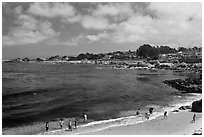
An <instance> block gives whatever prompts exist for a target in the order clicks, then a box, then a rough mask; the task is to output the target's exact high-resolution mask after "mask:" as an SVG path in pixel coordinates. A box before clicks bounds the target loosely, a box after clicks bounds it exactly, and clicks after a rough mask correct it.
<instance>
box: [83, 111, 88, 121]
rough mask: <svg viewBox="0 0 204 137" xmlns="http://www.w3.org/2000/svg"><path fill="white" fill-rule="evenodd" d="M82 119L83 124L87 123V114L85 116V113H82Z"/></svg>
mask: <svg viewBox="0 0 204 137" xmlns="http://www.w3.org/2000/svg"><path fill="white" fill-rule="evenodd" d="M83 118H84V122H86V121H87V119H88V118H87V114H85V113H83Z"/></svg>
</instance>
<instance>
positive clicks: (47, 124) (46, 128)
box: [45, 121, 49, 132]
mask: <svg viewBox="0 0 204 137" xmlns="http://www.w3.org/2000/svg"><path fill="white" fill-rule="evenodd" d="M45 130H46V132H48V131H49V122H48V121H47V122H46V123H45Z"/></svg>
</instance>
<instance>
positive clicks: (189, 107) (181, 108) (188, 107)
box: [179, 106, 191, 110]
mask: <svg viewBox="0 0 204 137" xmlns="http://www.w3.org/2000/svg"><path fill="white" fill-rule="evenodd" d="M186 109H191V106H181V107H180V108H179V110H186Z"/></svg>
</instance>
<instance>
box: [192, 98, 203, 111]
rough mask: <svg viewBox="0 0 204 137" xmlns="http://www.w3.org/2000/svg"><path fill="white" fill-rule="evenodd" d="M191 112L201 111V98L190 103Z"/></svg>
mask: <svg viewBox="0 0 204 137" xmlns="http://www.w3.org/2000/svg"><path fill="white" fill-rule="evenodd" d="M191 111H192V112H202V99H201V100H198V101H194V102H193V103H192V109H191Z"/></svg>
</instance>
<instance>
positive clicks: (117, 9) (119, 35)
mask: <svg viewBox="0 0 204 137" xmlns="http://www.w3.org/2000/svg"><path fill="white" fill-rule="evenodd" d="M78 8H79V7H77V6H76V5H74V4H69V3H32V4H30V5H29V7H28V8H27V10H23V8H22V6H17V7H16V8H14V9H13V11H14V12H13V13H15V17H16V18H17V20H16V21H14V22H15V23H17V24H18V25H17V26H15V27H13V28H11V29H10V32H9V34H8V35H7V36H3V45H14V44H29V43H38V42H44V41H45V42H46V43H49V42H48V40H50V39H52V41H53V43H58V44H66V45H78V44H80V43H83V42H98V41H100V40H106V41H109V42H112V43H138V42H140V43H150V44H154V45H156V44H166V43H171V44H178V43H179V44H181V43H191V44H192V43H198V44H199V43H200V44H201V41H202V30H201V28H202V4H201V3H187V2H186V3H157V2H154V3H96V4H94V5H91V6H90V7H89V10H88V11H86V12H85V11H83V10H79V9H78ZM58 20H60V21H58ZM54 22H55V23H54ZM52 23H53V25H52ZM60 25H65V26H66V25H67V26H66V27H65V29H67V30H68V31H70V30H71V31H74V32H73V33H72V34H70V35H69V36H70V37H69V38H67V39H68V40H67V39H63V37H66V36H65V35H63V34H60V35H59V33H60V32H55V30H54V29H53V28H52V27H54V28H58V27H59V26H60ZM69 25H70V26H71V25H72V27H74V28H75V27H76V26H77V25H80V27H78V28H77V29H69V27H70V26H69ZM82 27H83V28H82ZM56 30H57V29H56ZM65 31H66V30H63V32H65ZM75 31H76V32H75ZM82 33H83V34H84V35H80V34H82ZM94 34H95V35H94ZM62 35H63V36H62ZM51 43H52V42H51Z"/></svg>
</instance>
